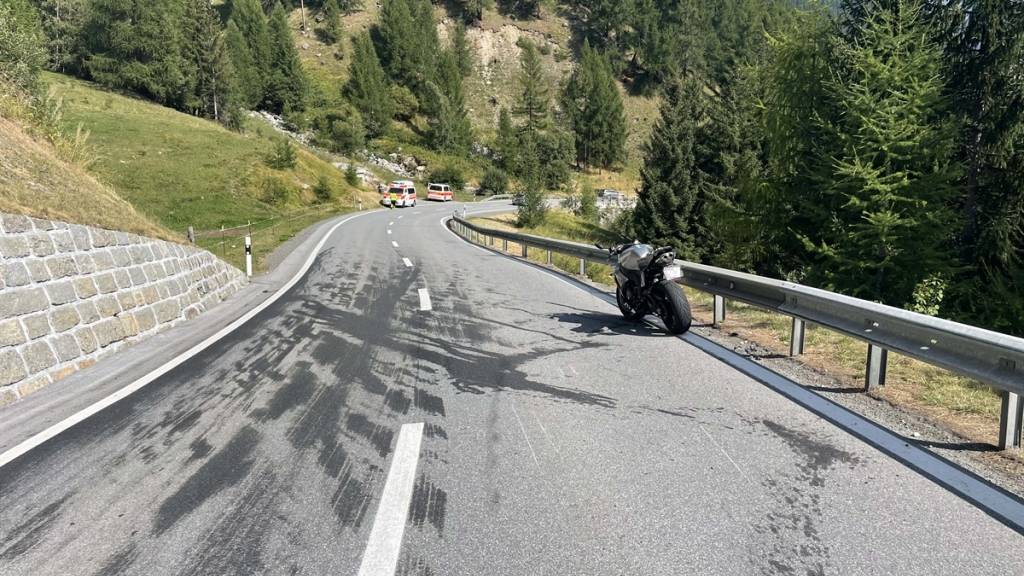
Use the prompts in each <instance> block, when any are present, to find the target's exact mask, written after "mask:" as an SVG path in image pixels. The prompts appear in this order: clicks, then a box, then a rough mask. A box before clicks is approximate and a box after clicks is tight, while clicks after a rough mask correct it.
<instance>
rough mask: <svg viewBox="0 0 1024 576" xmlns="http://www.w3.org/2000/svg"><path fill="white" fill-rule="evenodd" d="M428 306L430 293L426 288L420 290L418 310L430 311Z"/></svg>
mask: <svg viewBox="0 0 1024 576" xmlns="http://www.w3.org/2000/svg"><path fill="white" fill-rule="evenodd" d="M432 309H433V308H431V306H430V293H429V292H427V289H426V288H420V310H423V311H427V310H432Z"/></svg>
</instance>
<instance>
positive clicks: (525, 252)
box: [523, 243, 530, 258]
mask: <svg viewBox="0 0 1024 576" xmlns="http://www.w3.org/2000/svg"><path fill="white" fill-rule="evenodd" d="M529 257H530V247H529V246H527V245H526V244H525V243H523V258H529Z"/></svg>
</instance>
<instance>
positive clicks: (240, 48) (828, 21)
mask: <svg viewBox="0 0 1024 576" xmlns="http://www.w3.org/2000/svg"><path fill="white" fill-rule="evenodd" d="M297 7H300V2H299V0H295V1H294V2H288V1H285V2H284V3H282V2H281V1H279V0H273V1H270V2H267V1H266V0H264V1H262V2H261V1H260V0H227V1H225V2H223V3H219V2H217V3H213V4H211V3H210V2H209V0H7V1H5V2H4V3H3V5H0V75H2V81H3V83H5V84H6V85H7V86H8V88H6V90H10V88H9V87H10V86H12V85H13V86H19V87H20V88H19V90H22V91H24V92H25V93H29V94H31V93H32V91H33V89H34V88H33V83H34V81H33V75H32V71H33V70H37V69H41V68H47V69H50V70H54V71H58V72H62V73H65V74H71V75H75V76H78V77H81V78H85V79H88V80H91V81H94V82H96V83H99V84H101V85H104V86H108V87H110V88H112V89H118V90H124V91H130V92H132V93H135V94H137V95H139V96H141V97H144V98H148V99H151V100H153V101H155V102H158V103H160V104H162V105H165V106H168V107H172V108H175V109H178V110H181V111H185V112H188V113H190V114H194V115H197V116H203V117H207V118H210V119H212V120H215V121H218V122H221V123H223V124H225V125H227V126H229V127H237V126H238V125H239V123H240V119H241V117H242V115H243V114H244V112H245V111H247V110H265V111H268V112H272V113H275V114H280V115H283V117H284V118H286V119H287V120H288V121H289V122H291V123H292V124H294V125H295V126H298V127H300V128H303V129H309V130H311V131H312V132H313V133H314V134H315V136H316V143H317V144H319V145H321V146H323V147H325V148H328V149H330V150H332V151H335V152H339V153H344V154H356V153H358V152H360V151H361V150H363V149H365V148H371V149H372V148H373V146H374V142H375V141H376V139H378V138H380V137H382V136H384V135H385V134H388V133H389V131H390V130H391V128H392V126H393V125H395V123H406V124H410V125H415V126H416V128H417V130H418V131H419V132H421V133H422V135H423V138H424V141H425V142H427V143H428V144H429V146H430V147H431V148H432V149H434V150H436V151H438V152H439V153H443V154H446V155H449V156H451V157H466V158H468V157H471V156H474V157H479V158H481V161H484V162H486V164H487V170H486V174H485V175H484V176H483V178H482V179H481V187H484V188H487V189H489V190H491V191H504V188H505V186H506V182H511V185H512V187H513V189H514V190H515V191H518V192H522V193H523V194H524V195H525V197H526V203H525V206H523V207H522V209H521V211H520V220H521V221H522V222H523V223H524V224H525V223H535V222H537V221H539V220H542V219H543V218H544V203H543V198H544V195H545V193H547V192H550V191H559V190H563V191H564V190H566V189H571V188H572V187H573V179H574V174H576V173H577V172H578V171H580V170H584V169H587V168H596V169H601V170H611V171H614V170H620V169H621V168H622V166H623V163H624V162H626V156H627V151H626V139H627V135H628V133H629V131H630V130H631V127H630V126H629V125H628V123H627V122H626V118H625V114H624V110H623V95H624V94H643V95H652V96H656V97H657V98H658V102H659V117H658V119H657V121H656V122H655V124H654V127H653V129H652V130H651V132H650V134H649V135H645V136H646V138H645V139H646V144H645V145H644V146H643V147H642V150H641V153H640V156H641V157H640V158H639V159H638V162H639V163H640V164H641V168H640V179H639V180H640V182H639V186H638V189H637V190H636V195H637V198H638V201H637V205H636V208H635V209H634V210H632V211H630V212H627V213H624V214H623V215H622V216H620V217H619V218H618V219H616V220H615V221H614V222H612V223H610V224H609V225H610V226H612V227H613V228H614V230H615V231H616V232H618V233H619V234H621V235H622V236H624V237H628V238H637V239H641V240H644V241H649V242H654V243H659V244H667V245H673V246H675V247H676V249H677V250H678V251H679V253H680V255H681V257H685V258H687V259H690V260H694V261H700V262H705V263H710V264H714V265H720V266H725V267H728V268H733V269H738V270H745V271H750V272H754V273H757V274H762V275H766V276H772V277H777V278H784V279H787V280H791V281H795V282H801V283H805V284H809V285H813V286H819V287H822V288H826V289H831V290H835V291H838V292H842V293H845V294H849V295H852V296H856V297H859V298H865V299H868V300H872V301H878V302H883V303H886V304H890V305H894V306H899V307H905V308H908V309H912V310H915V311H919V312H923V313H927V314H933V315H940V316H943V317H947V318H952V319H956V320H959V321H965V322H969V323H973V324H976V325H979V326H984V327H987V328H991V329H994V330H998V331H1002V332H1007V333H1012V334H1017V335H1024V289H1022V288H1021V286H1024V263H1022V261H1021V258H1022V257H1024V34H1022V33H1021V30H1024V2H1020V1H1018V0H841V1H832V2H816V1H814V0H803V1H800V0H717V1H711V0H665V1H657V0H572V1H566V2H554V1H550V0H497V1H491V0H449V1H447V2H443V3H440V4H437V5H435V4H433V3H431V2H430V1H429V0H382V1H381V3H380V11H379V19H378V21H376V22H375V23H374V24H373V25H372V26H371V27H370V28H369V29H367V30H365V31H359V32H358V33H349V32H348V31H347V30H346V29H345V26H344V25H343V17H344V16H345V15H348V14H353V13H357V12H359V11H361V10H364V8H365V7H364V6H363V4H362V2H361V1H360V0H324V1H323V2H320V1H316V0H310V1H308V2H301V8H302V9H303V10H304V12H308V13H309V14H310V15H311V17H310V20H309V23H308V26H310V27H315V28H316V34H317V36H318V37H319V38H320V39H322V40H323V41H324V42H327V43H332V44H339V45H344V47H345V48H344V50H345V51H346V52H347V53H349V54H350V55H351V59H350V64H349V70H348V75H347V79H346V80H345V81H344V82H343V83H339V85H336V86H331V87H330V88H329V89H326V90H325V89H324V88H322V87H321V86H320V85H318V84H317V83H314V82H311V81H310V78H309V75H308V72H307V71H306V70H304V67H303V64H302V62H301V60H300V57H299V52H298V49H297V47H296V38H295V30H294V26H293V25H291V24H290V23H289V15H290V14H291V13H292V11H293V10H294V9H295V8H297ZM492 11H498V12H499V13H501V14H506V15H509V16H510V17H513V18H516V19H519V20H521V21H530V20H532V19H542V18H547V17H549V16H550V15H551V14H556V13H557V14H560V15H562V16H564V17H565V18H566V19H567V20H568V22H569V23H570V26H571V31H572V39H573V40H572V46H573V61H574V65H573V66H572V69H571V72H570V73H568V74H566V75H565V76H564V77H563V78H562V79H561V81H560V82H559V83H557V84H552V83H551V82H550V81H548V80H547V78H546V77H545V75H544V70H543V64H542V61H541V59H540V50H541V49H542V47H538V46H535V45H533V44H532V43H531V42H529V41H524V42H522V45H521V46H520V48H521V56H520V63H519V70H518V73H517V76H516V78H515V82H514V85H512V86H508V87H506V88H505V89H507V90H509V91H513V92H514V93H515V105H514V106H510V107H507V108H505V107H503V108H502V109H501V110H500V111H499V113H498V114H497V115H496V121H495V122H494V125H493V127H491V128H490V129H488V130H480V129H478V128H477V129H475V128H474V126H473V124H472V123H471V122H470V120H469V117H468V114H469V112H468V110H467V103H466V85H465V79H466V77H467V75H468V74H469V71H470V70H471V69H472V67H473V66H474V59H475V55H474V54H473V48H472V47H471V45H470V43H469V42H467V30H471V29H472V28H473V27H476V26H481V25H482V21H483V20H484V19H485V16H486V14H488V13H490V12H492ZM439 13H443V14H446V15H448V16H450V17H451V18H453V19H455V20H456V25H455V27H454V29H453V30H454V31H453V33H451V34H446V35H445V36H444V38H442V37H441V36H439V34H438V28H439V20H438V14H439ZM313 15H315V17H313ZM482 146H484V147H486V150H487V153H486V154H483V155H481V154H482V153H481V152H480V150H481V147H482Z"/></svg>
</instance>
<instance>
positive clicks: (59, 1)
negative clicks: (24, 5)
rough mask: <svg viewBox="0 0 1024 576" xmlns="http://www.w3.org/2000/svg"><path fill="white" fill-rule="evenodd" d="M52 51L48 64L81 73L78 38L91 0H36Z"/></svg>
mask: <svg viewBox="0 0 1024 576" xmlns="http://www.w3.org/2000/svg"><path fill="white" fill-rule="evenodd" d="M35 4H36V5H37V6H38V8H39V13H40V18H41V20H42V25H43V32H44V33H45V34H46V38H47V47H48V49H49V52H50V58H49V67H50V69H51V70H54V71H57V72H74V73H78V72H79V68H80V65H81V62H79V55H78V51H79V50H78V49H79V46H78V44H79V42H80V38H81V29H82V26H83V25H84V23H85V17H86V7H87V4H88V0H36V2H35Z"/></svg>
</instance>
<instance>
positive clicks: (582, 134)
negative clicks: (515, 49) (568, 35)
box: [562, 40, 626, 168]
mask: <svg viewBox="0 0 1024 576" xmlns="http://www.w3.org/2000/svg"><path fill="white" fill-rule="evenodd" d="M562 109H563V110H564V111H565V114H566V116H567V117H568V120H569V125H570V126H571V128H572V129H573V131H574V132H575V133H576V161H577V163H582V164H585V165H599V166H602V167H606V168H607V167H609V166H611V165H612V164H613V163H614V162H616V161H618V160H621V159H622V157H623V156H624V154H625V145H626V116H625V109H624V107H623V104H622V96H621V95H620V94H619V90H618V87H617V85H616V83H615V79H614V77H613V76H612V72H611V66H610V65H609V64H608V61H607V60H606V59H605V58H604V57H602V56H601V55H599V54H598V53H597V52H596V51H595V50H593V49H592V48H591V47H590V42H589V40H584V41H583V50H582V57H581V60H580V64H579V66H577V68H576V69H575V70H574V71H573V73H572V75H571V76H570V77H569V81H568V82H567V83H566V85H565V88H564V90H563V91H562Z"/></svg>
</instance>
